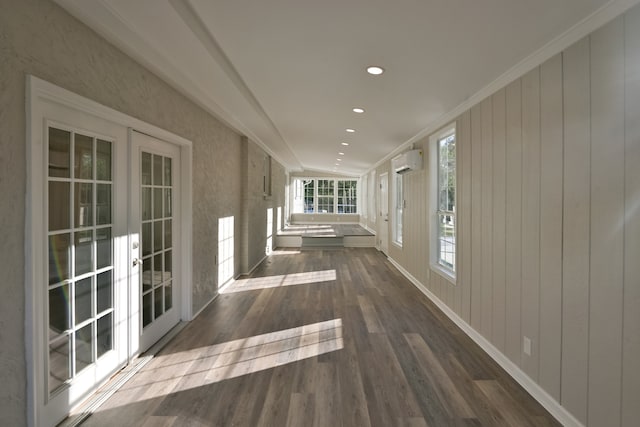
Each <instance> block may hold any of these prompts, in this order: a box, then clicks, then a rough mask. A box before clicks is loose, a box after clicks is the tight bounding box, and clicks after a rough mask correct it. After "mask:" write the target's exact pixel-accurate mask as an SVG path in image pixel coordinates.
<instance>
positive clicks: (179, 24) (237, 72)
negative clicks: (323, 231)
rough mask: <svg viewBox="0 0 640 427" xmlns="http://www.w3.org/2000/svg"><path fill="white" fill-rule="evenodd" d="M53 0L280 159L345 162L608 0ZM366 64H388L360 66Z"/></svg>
mask: <svg viewBox="0 0 640 427" xmlns="http://www.w3.org/2000/svg"><path fill="white" fill-rule="evenodd" d="M57 1H58V3H60V4H61V5H62V6H63V7H65V8H66V9H67V10H69V11H70V12H71V13H72V14H74V15H75V16H77V17H78V18H79V19H81V20H82V21H84V22H85V23H87V24H88V25H89V26H91V27H92V28H94V29H95V30H96V31H98V32H99V33H101V34H102V35H103V36H104V37H106V38H107V39H108V40H110V41H111V42H113V43H114V44H116V45H117V46H119V47H120V48H121V49H123V50H124V51H125V52H127V53H128V54H129V55H131V56H132V57H134V58H135V59H137V60H138V61H139V62H141V63H143V64H144V65H145V66H147V67H148V68H150V69H151V70H153V71H154V72H155V73H156V74H158V75H159V76H160V77H162V78H163V79H165V80H166V81H167V82H169V83H170V84H172V85H173V86H174V87H176V88H177V89H178V90H180V91H181V92H183V93H184V94H185V95H186V96H188V97H189V98H191V99H193V100H194V101H195V102H197V103H198V104H199V105H201V106H202V107H203V108H205V109H207V110H208V111H210V112H212V113H213V114H215V115H216V116H218V117H219V118H221V119H222V120H223V121H225V122H226V123H227V124H229V125H230V126H231V127H233V128H234V129H236V130H238V131H239V132H241V133H243V134H244V135H247V136H248V137H249V138H251V139H252V140H254V141H256V142H257V143H259V144H260V145H262V146H263V147H265V148H266V149H267V150H268V151H269V152H270V153H271V154H272V155H273V156H274V157H275V158H276V159H277V160H279V161H280V162H282V163H284V164H285V166H286V167H287V168H289V169H291V170H299V169H306V170H312V171H313V170H316V171H325V172H332V171H334V169H337V173H340V174H349V175H357V174H362V173H364V172H366V171H367V170H368V169H370V168H371V167H372V166H373V165H374V164H375V163H376V162H378V161H379V160H381V159H382V158H384V157H385V156H387V155H388V154H389V153H391V152H393V151H394V150H396V149H397V148H398V147H400V146H401V145H403V144H404V143H407V142H408V141H412V140H413V139H415V138H416V137H417V136H420V135H424V134H425V133H426V132H430V131H434V130H436V129H435V127H436V126H438V125H441V124H444V123H442V121H443V120H444V119H445V118H446V117H447V114H448V113H451V112H452V110H454V109H455V108H456V107H459V106H460V105H461V104H462V103H464V102H465V101H467V100H469V98H471V97H472V96H474V95H477V94H478V93H479V92H481V91H482V90H483V88H486V87H487V85H489V84H491V83H492V82H494V81H495V80H496V79H497V78H499V77H500V76H501V75H503V74H504V73H505V72H507V71H508V70H509V69H512V67H514V66H516V65H517V64H518V63H522V61H524V60H525V59H526V58H527V57H529V56H530V55H532V54H534V53H535V52H537V51H539V50H540V49H541V48H542V47H543V46H545V45H546V44H548V43H549V42H551V41H552V40H554V39H557V38H558V37H560V36H561V35H562V34H563V33H566V32H567V31H568V30H569V29H571V27H574V26H575V25H576V24H578V23H579V22H580V21H583V20H584V19H585V18H587V17H588V16H589V15H591V14H593V13H594V12H596V11H597V10H598V9H599V8H601V6H603V5H604V4H605V3H607V0H394V1H389V0H324V1H323V0H269V1H266V0H227V1H224V0H135V1H132V0H57ZM374 64H375V65H380V66H382V67H384V68H385V69H386V72H385V73H384V74H383V75H382V76H377V77H374V76H371V75H368V74H367V73H366V72H365V68H366V67H367V66H368V65H374ZM532 65H535V64H532ZM513 77H517V76H513ZM505 83H506V82H505ZM356 106H358V107H362V108H364V109H365V110H366V112H365V113H364V114H356V113H353V112H352V111H351V109H352V108H353V107H356ZM346 128H354V129H356V132H355V133H354V134H347V133H346V132H345V129H346ZM341 142H349V144H350V145H349V146H348V147H344V146H342V145H341ZM340 151H342V152H344V153H345V154H344V156H338V152H340ZM338 157H341V158H342V161H341V162H337V161H336V158H338ZM335 163H340V166H339V167H337V168H336V167H335V166H334V165H335Z"/></svg>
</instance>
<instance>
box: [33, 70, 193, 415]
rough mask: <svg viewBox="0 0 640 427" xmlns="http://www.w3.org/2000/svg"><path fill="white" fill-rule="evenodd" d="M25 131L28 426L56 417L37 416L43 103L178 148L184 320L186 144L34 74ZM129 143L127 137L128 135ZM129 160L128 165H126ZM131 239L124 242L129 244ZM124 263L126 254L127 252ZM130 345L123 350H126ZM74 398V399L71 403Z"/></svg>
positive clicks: (186, 316)
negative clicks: (99, 120)
mask: <svg viewBox="0 0 640 427" xmlns="http://www.w3.org/2000/svg"><path fill="white" fill-rule="evenodd" d="M26 83H27V84H26V103H27V109H26V110H27V117H26V135H27V144H26V146H27V155H26V161H27V164H26V168H27V174H26V175H27V185H26V192H27V194H26V209H25V219H26V221H25V341H26V361H27V422H28V425H29V426H41V425H47V423H51V422H56V421H57V420H48V419H44V418H43V417H42V416H41V411H42V408H44V405H45V396H44V389H45V387H44V383H45V381H44V372H43V366H42V360H43V354H44V351H47V349H46V345H45V344H44V338H43V337H45V336H46V335H45V334H46V326H45V323H46V322H45V319H43V314H42V313H43V311H44V310H42V308H43V305H44V301H45V300H46V299H45V298H43V293H44V290H45V287H43V286H41V283H42V280H44V279H43V269H44V262H45V260H44V259H43V254H42V245H43V242H44V241H45V240H46V239H45V238H46V227H45V224H44V218H43V211H44V171H43V170H42V168H43V163H42V154H43V153H42V152H43V142H42V141H43V126H44V124H45V119H46V117H45V116H44V107H45V106H46V105H52V104H58V105H61V106H64V107H66V108H68V109H72V110H76V111H79V112H81V113H83V114H88V115H92V116H94V117H96V118H98V119H101V120H105V121H108V122H110V123H112V124H114V125H119V126H121V127H124V128H129V129H135V130H137V131H139V132H142V133H145V134H148V135H152V136H154V137H156V138H158V139H161V140H164V141H167V142H170V143H172V144H175V145H177V146H179V148H180V158H181V162H180V170H181V180H180V182H181V186H180V191H181V193H182V203H181V204H180V206H177V207H176V208H179V209H180V211H181V212H180V214H181V215H180V216H181V221H180V224H179V226H180V229H181V234H180V235H181V246H182V248H183V249H182V254H181V257H180V262H181V264H182V268H181V277H180V280H181V282H182V296H181V301H182V302H181V307H180V311H181V316H180V317H181V319H182V320H185V321H188V320H191V318H192V315H193V313H192V306H191V295H192V277H191V276H192V256H191V253H192V248H191V236H192V181H191V171H192V163H193V160H192V144H191V141H189V140H187V139H184V138H182V137H180V136H178V135H175V134H173V133H171V132H167V131H165V130H163V129H160V128H158V127H156V126H153V125H150V124H148V123H145V122H143V121H141V120H138V119H135V118H133V117H130V116H128V115H126V114H123V113H120V112H118V111H116V110H113V109H111V108H109V107H105V106H103V105H101V104H98V103H97V102H95V101H92V100H90V99H87V98H85V97H82V96H80V95H77V94H74V93H72V92H70V91H68V90H66V89H62V88H60V87H58V86H55V85H53V84H51V83H48V82H46V81H44V80H41V79H39V78H37V77H34V76H27V79H26ZM129 143H130V141H129ZM127 166H129V165H127ZM130 245H131V242H129V247H130ZM127 261H128V262H129V265H132V262H133V260H132V257H131V255H129V256H128V260H127ZM131 353H132V352H131V349H128V354H129V355H131ZM77 403H80V402H74V404H77Z"/></svg>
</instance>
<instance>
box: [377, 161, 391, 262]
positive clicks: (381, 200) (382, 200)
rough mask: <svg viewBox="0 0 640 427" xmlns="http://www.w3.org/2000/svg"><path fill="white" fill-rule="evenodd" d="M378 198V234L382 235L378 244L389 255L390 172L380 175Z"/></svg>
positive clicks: (380, 249) (379, 248)
mask: <svg viewBox="0 0 640 427" xmlns="http://www.w3.org/2000/svg"><path fill="white" fill-rule="evenodd" d="M383 177H384V178H385V179H384V182H385V185H386V186H387V188H386V197H382V182H383V179H382V178H383ZM377 189H378V191H377V196H378V197H377V199H378V208H379V210H380V215H378V224H379V225H378V235H379V236H380V237H379V239H378V241H379V242H380V244H379V246H378V250H379V251H381V252H382V253H384V254H385V255H389V172H383V173H381V174H380V175H378V186H377ZM383 204H385V205H386V210H387V212H386V214H385V213H383V212H382V206H383ZM383 227H384V228H385V232H384V233H382V231H381V230H382V228H383Z"/></svg>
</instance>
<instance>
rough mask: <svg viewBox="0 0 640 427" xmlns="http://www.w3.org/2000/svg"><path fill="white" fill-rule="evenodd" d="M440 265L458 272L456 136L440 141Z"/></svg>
mask: <svg viewBox="0 0 640 427" xmlns="http://www.w3.org/2000/svg"><path fill="white" fill-rule="evenodd" d="M437 215H438V245H437V251H438V264H440V265H441V266H443V267H444V268H446V269H447V270H450V271H452V272H455V270H456V235H455V217H456V150H455V134H451V135H448V136H446V137H444V138H441V139H440V140H439V141H438V213H437Z"/></svg>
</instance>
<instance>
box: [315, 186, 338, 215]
mask: <svg viewBox="0 0 640 427" xmlns="http://www.w3.org/2000/svg"><path fill="white" fill-rule="evenodd" d="M335 184H336V183H335V181H334V180H333V179H319V180H318V212H319V213H333V212H334V209H333V208H334V206H333V195H334V191H335Z"/></svg>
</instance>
